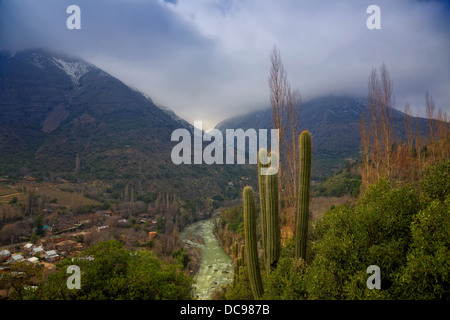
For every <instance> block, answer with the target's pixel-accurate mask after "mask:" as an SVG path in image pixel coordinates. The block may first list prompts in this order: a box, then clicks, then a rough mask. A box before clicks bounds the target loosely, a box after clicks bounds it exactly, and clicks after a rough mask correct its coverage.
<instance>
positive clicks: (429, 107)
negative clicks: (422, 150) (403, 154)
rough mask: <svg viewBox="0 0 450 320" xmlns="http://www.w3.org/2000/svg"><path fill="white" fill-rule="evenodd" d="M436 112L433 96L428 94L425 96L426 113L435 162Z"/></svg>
mask: <svg viewBox="0 0 450 320" xmlns="http://www.w3.org/2000/svg"><path fill="white" fill-rule="evenodd" d="M435 112H436V105H435V104H434V100H433V96H432V95H431V94H430V93H429V92H427V93H426V94H425V113H426V116H427V119H428V129H429V131H428V146H429V149H430V153H431V157H432V158H433V160H435V159H436V156H435V145H434V143H435V142H436V129H435V119H434V117H435Z"/></svg>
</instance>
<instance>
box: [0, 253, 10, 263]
mask: <svg viewBox="0 0 450 320" xmlns="http://www.w3.org/2000/svg"><path fill="white" fill-rule="evenodd" d="M9 258H11V253H10V252H9V251H8V250H2V251H0V262H4V261H6V260H8V259H9Z"/></svg>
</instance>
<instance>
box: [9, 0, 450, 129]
mask: <svg viewBox="0 0 450 320" xmlns="http://www.w3.org/2000/svg"><path fill="white" fill-rule="evenodd" d="M376 2H377V4H378V5H379V6H380V8H381V25H382V28H381V30H368V29H367V28H366V19H367V18H368V16H369V15H368V14H367V13H366V8H367V7H368V6H369V5H371V4H373V1H368V0H361V1H351V0H347V1H334V0H321V1H298V0H280V1H273V0H258V1H247V0H246V1H244V0H214V1H212V0H211V1H209V0H208V1H205V0H178V1H168V0H151V1H150V0H96V1H92V0H77V1H74V0H40V1H35V0H22V1H15V0H3V1H1V2H0V48H1V49H11V50H21V49H27V48H35V47H40V48H48V49H52V50H57V51H63V52H66V53H71V54H74V55H80V56H82V57H84V58H86V59H88V60H90V61H91V62H93V63H95V64H97V65H98V66H99V67H101V68H103V69H105V70H106V71H107V72H109V73H111V74H113V75H115V76H117V77H118V78H120V79H121V80H123V81H124V82H126V83H127V84H129V85H131V86H133V87H136V88H138V89H140V90H141V91H144V92H145V93H146V94H148V95H149V96H151V97H152V98H153V99H154V100H155V101H156V102H158V103H160V104H162V105H166V106H168V107H171V108H172V109H173V110H174V111H176V112H177V113H178V114H179V115H180V116H182V117H184V118H186V119H187V120H188V121H191V122H193V121H194V120H203V121H204V123H206V126H211V125H214V124H215V123H217V122H218V121H220V120H222V119H223V118H225V117H228V116H231V115H234V114H238V113H244V112H247V111H251V110H253V109H256V108H261V107H265V106H268V104H269V100H268V85H267V77H268V72H269V54H270V51H271V49H272V47H273V45H274V44H275V43H276V44H277V46H278V48H279V49H280V50H281V54H282V57H283V61H284V63H285V67H286V69H287V71H288V76H289V78H290V80H291V83H292V85H293V86H294V87H296V88H299V89H300V90H301V93H302V95H303V97H304V100H307V99H310V98H313V97H315V96H319V95H323V94H329V93H335V94H339V93H347V94H356V95H366V93H367V77H368V75H369V72H370V70H371V68H372V67H378V66H380V65H381V64H382V63H385V64H386V66H387V67H388V69H389V71H390V73H391V77H392V79H393V81H394V93H395V96H396V107H398V108H400V109H401V108H402V107H403V105H404V103H405V102H406V101H409V102H410V104H411V106H412V107H413V108H415V112H416V113H420V114H423V102H424V99H425V98H424V97H425V92H426V91H430V92H431V93H432V94H433V97H434V98H435V101H436V102H437V104H438V106H439V107H443V108H444V109H446V110H447V111H448V112H450V110H449V108H450V93H449V91H448V87H449V86H450V58H449V55H448V52H450V40H449V30H450V28H449V20H448V16H449V13H450V10H449V6H448V1H413V0H396V1H388V0H377V1H376ZM71 4H76V5H78V6H80V8H81V12H82V13H81V21H82V28H81V30H68V29H67V28H66V19H67V17H68V16H69V15H68V14H67V13H66V8H67V7H68V6H69V5H71Z"/></svg>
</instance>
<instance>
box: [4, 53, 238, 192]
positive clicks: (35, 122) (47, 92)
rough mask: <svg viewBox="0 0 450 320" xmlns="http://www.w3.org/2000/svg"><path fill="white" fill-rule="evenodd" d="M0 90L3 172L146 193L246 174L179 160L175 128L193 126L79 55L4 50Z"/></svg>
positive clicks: (210, 185) (217, 186) (202, 186)
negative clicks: (95, 182) (175, 159)
mask: <svg viewBox="0 0 450 320" xmlns="http://www.w3.org/2000/svg"><path fill="white" fill-rule="evenodd" d="M0 95H1V98H0V176H2V175H9V176H17V177H19V176H25V175H33V176H35V177H36V178H38V179H43V180H46V179H48V180H53V179H55V178H57V177H61V178H65V179H68V180H70V181H88V180H105V181H109V182H110V183H111V184H113V185H119V186H123V185H124V184H125V183H133V184H134V185H135V186H136V188H138V186H139V189H141V192H142V193H144V192H158V191H164V192H176V193H178V194H180V195H182V196H183V195H184V196H185V197H191V198H197V197H199V198H202V197H205V196H211V195H214V194H216V193H219V192H221V191H223V190H224V188H225V187H224V186H226V185H227V182H228V181H230V180H229V179H232V178H233V177H240V176H241V175H242V174H243V173H242V172H241V169H242V168H239V166H207V165H184V164H183V165H175V164H174V163H173V162H172V160H171V151H172V148H173V147H174V146H175V145H176V144H177V142H171V134H172V132H173V131H174V130H175V129H186V130H188V131H189V132H192V131H193V127H192V126H191V125H190V124H189V123H187V122H186V121H184V120H183V119H181V118H179V117H178V116H177V115H176V114H175V113H173V112H172V111H171V110H169V109H167V108H160V107H158V106H156V105H155V104H154V103H153V102H152V100H151V99H150V98H149V97H147V96H145V95H144V94H142V93H140V92H139V91H136V90H134V89H132V88H130V87H128V86H127V85H125V84H124V83H122V82H121V81H120V80H118V79H116V78H114V77H112V76H111V75H109V74H107V73H106V72H104V71H102V70H101V69H99V68H97V67H96V66H94V65H92V64H90V63H88V62H86V61H84V60H82V59H79V58H75V57H69V56H66V55H63V54H57V53H53V52H47V51H45V50H28V51H22V52H17V53H11V52H0ZM231 167H236V168H231Z"/></svg>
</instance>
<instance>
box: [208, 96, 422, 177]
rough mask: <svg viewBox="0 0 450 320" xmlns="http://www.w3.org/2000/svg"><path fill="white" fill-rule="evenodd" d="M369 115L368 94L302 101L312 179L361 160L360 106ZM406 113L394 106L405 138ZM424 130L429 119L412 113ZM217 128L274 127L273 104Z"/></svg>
mask: <svg viewBox="0 0 450 320" xmlns="http://www.w3.org/2000/svg"><path fill="white" fill-rule="evenodd" d="M362 106H363V109H362V110H363V111H365V113H366V115H367V116H368V117H369V111H368V109H367V108H368V102H367V98H364V97H354V96H349V95H341V96H339V95H327V96H322V97H318V98H315V99H312V100H309V101H307V102H305V103H302V106H301V111H300V114H299V122H300V130H299V131H300V132H301V131H302V130H308V131H309V132H310V133H311V137H312V142H313V149H312V150H313V164H312V173H311V174H312V179H313V180H323V179H325V178H327V177H330V176H332V175H333V174H335V173H337V172H338V171H339V170H342V169H343V168H344V167H345V165H346V163H347V160H350V159H351V160H358V159H359V158H360V155H359V147H360V134H359V122H360V114H361V107H362ZM404 117H405V114H404V113H403V112H401V111H399V110H397V109H394V108H391V123H392V133H393V135H394V137H396V138H397V139H398V140H404V139H405V128H404ZM413 118H414V121H418V122H419V125H420V127H421V128H422V129H421V130H422V132H425V131H424V130H425V128H426V126H427V120H426V119H423V118H416V117H413ZM215 128H216V129H218V130H221V131H222V132H224V131H225V130H226V129H234V128H242V129H244V130H247V129H249V128H253V129H256V130H258V129H271V128H273V124H272V109H271V107H268V108H265V109H261V110H256V111H252V112H249V113H247V114H244V115H241V116H235V117H230V118H229V119H225V120H223V121H221V122H219V123H218V124H217V125H216V127H215Z"/></svg>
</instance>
